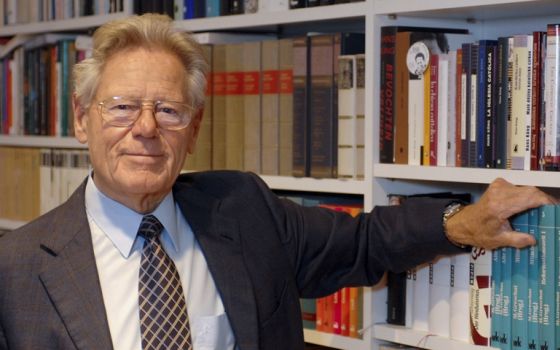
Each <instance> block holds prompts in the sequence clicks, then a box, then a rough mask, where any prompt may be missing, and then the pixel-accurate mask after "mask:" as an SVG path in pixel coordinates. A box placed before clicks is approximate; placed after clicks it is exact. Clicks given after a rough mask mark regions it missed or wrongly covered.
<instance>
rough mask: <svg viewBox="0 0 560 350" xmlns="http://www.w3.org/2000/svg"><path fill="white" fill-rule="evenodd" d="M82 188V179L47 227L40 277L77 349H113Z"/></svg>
mask: <svg viewBox="0 0 560 350" xmlns="http://www.w3.org/2000/svg"><path fill="white" fill-rule="evenodd" d="M84 189H85V182H84V183H83V184H82V186H81V187H80V188H78V190H77V191H76V192H74V194H73V195H72V197H71V198H70V199H69V200H68V202H66V204H64V205H63V207H62V208H61V210H60V212H59V215H58V216H57V217H56V218H55V220H53V224H52V226H51V227H48V228H47V230H46V232H49V234H45V239H46V240H47V241H45V242H44V243H43V244H42V245H41V249H42V251H41V253H42V254H45V255H48V257H47V259H45V261H47V263H46V264H45V268H44V270H43V271H42V273H41V274H40V276H39V277H40V279H41V281H42V283H43V285H44V287H45V289H46V291H47V293H48V294H49V296H50V299H51V300H52V302H53V304H54V307H55V308H56V310H57V312H58V313H59V314H60V317H61V318H62V320H63V322H64V324H65V326H66V329H67V330H68V334H69V335H70V337H71V338H72V340H73V341H74V344H76V347H77V348H78V349H112V342H111V335H110V332H109V326H108V323H107V317H106V314H105V306H104V304H103V296H102V293H101V286H100V284H99V277H98V274H97V267H96V264H95V257H94V253H93V246H92V242H91V234H90V230H89V225H88V221H87V215H86V212H85V206H84ZM50 232H53V233H54V232H56V234H50Z"/></svg>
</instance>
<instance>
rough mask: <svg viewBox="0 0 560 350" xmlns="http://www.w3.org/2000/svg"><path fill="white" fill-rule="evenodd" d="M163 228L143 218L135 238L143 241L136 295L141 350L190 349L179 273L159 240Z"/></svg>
mask: <svg viewBox="0 0 560 350" xmlns="http://www.w3.org/2000/svg"><path fill="white" fill-rule="evenodd" d="M162 230H163V225H162V224H161V223H160V222H159V220H158V219H157V218H156V217H155V216H153V215H145V216H144V217H143V218H142V222H141V223H140V228H139V229H138V235H140V236H141V237H143V238H144V247H143V249H142V261H141V264H140V275H139V277H140V278H139V285H138V292H139V298H138V303H139V306H140V332H141V335H142V348H143V349H144V350H148V349H150V350H151V349H154V350H155V349H166V350H167V349H188V350H192V341H191V332H190V327H189V317H188V314H187V306H186V303H185V295H184V293H183V287H182V286H181V279H180V277H179V273H178V272H177V269H176V268H175V264H174V263H173V261H172V260H171V259H170V258H169V256H168V255H167V253H165V250H163V247H162V246H161V242H160V240H159V234H160V233H161V231H162Z"/></svg>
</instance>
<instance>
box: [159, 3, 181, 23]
mask: <svg viewBox="0 0 560 350" xmlns="http://www.w3.org/2000/svg"><path fill="white" fill-rule="evenodd" d="M160 3H161V13H163V14H164V15H168V16H169V17H171V18H173V16H174V15H175V2H174V1H173V0H162V1H160ZM176 19H178V18H176Z"/></svg>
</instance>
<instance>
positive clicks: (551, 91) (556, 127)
mask: <svg viewBox="0 0 560 350" xmlns="http://www.w3.org/2000/svg"><path fill="white" fill-rule="evenodd" d="M558 40H560V24H549V25H548V26H547V35H546V62H545V75H544V77H545V82H544V86H545V90H544V101H545V103H544V105H545V118H546V121H545V123H546V132H545V159H544V160H545V169H546V170H557V169H558V168H559V167H560V154H558V143H559V140H558V135H559V134H558V132H559V131H560V123H559V122H558V119H559V113H560V111H559V110H558V108H557V106H558V84H559V83H560V62H559V60H560V43H559V42H558Z"/></svg>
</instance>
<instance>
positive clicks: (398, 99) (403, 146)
mask: <svg viewBox="0 0 560 350" xmlns="http://www.w3.org/2000/svg"><path fill="white" fill-rule="evenodd" d="M396 35H397V38H396V43H395V70H396V71H395V73H394V74H395V85H394V91H395V92H394V94H395V98H394V102H395V105H394V116H395V117H394V122H395V125H394V128H393V129H394V144H395V146H394V158H395V163H396V164H408V98H409V96H408V81H409V80H408V76H409V72H408V68H407V66H406V55H407V52H408V48H409V47H410V32H399V33H397V34H396Z"/></svg>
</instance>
